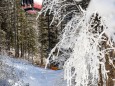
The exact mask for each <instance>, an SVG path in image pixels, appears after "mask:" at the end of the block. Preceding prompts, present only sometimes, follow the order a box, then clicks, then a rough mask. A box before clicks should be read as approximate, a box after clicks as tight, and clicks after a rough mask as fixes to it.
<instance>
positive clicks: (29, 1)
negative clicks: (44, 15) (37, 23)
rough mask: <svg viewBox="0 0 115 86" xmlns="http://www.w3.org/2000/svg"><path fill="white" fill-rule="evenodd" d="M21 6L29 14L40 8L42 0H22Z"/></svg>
mask: <svg viewBox="0 0 115 86" xmlns="http://www.w3.org/2000/svg"><path fill="white" fill-rule="evenodd" d="M21 5H22V8H23V9H24V10H25V11H26V12H27V13H29V14H36V13H37V11H40V10H41V9H42V0H22V1H21Z"/></svg>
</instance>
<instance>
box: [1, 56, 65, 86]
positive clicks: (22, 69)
mask: <svg viewBox="0 0 115 86" xmlns="http://www.w3.org/2000/svg"><path fill="white" fill-rule="evenodd" d="M0 61H2V62H3V63H5V64H6V65H9V66H11V67H13V71H15V72H16V76H19V80H18V81H17V82H15V84H13V85H12V86H24V85H23V84H21V83H22V81H23V82H24V83H26V85H27V84H28V85H29V86H66V84H65V81H64V80H63V76H62V74H63V70H58V71H54V70H48V69H44V68H39V67H36V66H33V65H32V64H30V63H28V62H27V61H24V60H19V59H18V60H17V59H14V58H10V57H8V56H0ZM8 72H9V71H8ZM22 73H23V74H22ZM9 76H10V75H9ZM0 81H1V80H0ZM12 81H13V79H9V80H8V82H9V83H11V82H12ZM19 84H21V85H19Z"/></svg>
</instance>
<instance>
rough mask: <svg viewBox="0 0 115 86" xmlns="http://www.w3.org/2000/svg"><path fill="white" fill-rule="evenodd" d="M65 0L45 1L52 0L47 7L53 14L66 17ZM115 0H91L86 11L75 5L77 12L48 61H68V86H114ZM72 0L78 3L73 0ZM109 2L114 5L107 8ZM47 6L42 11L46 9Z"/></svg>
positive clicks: (65, 66) (66, 77) (66, 73)
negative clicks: (62, 13)
mask: <svg viewBox="0 0 115 86" xmlns="http://www.w3.org/2000/svg"><path fill="white" fill-rule="evenodd" d="M64 1H65V2H66V0H61V1H60V0H52V1H51V0H45V1H44V3H49V4H48V5H46V8H47V9H50V11H51V12H52V13H53V14H54V20H55V19H56V20H59V21H63V19H64V18H63V17H64V16H61V15H60V14H61V12H62V10H61V9H63V8H64V7H65V6H68V5H66V3H65V4H62V3H63V2H64ZM114 2H115V1H114V0H109V1H105V0H101V1H100V0H91V2H90V5H89V7H88V9H87V10H86V12H85V11H84V10H83V9H82V8H81V6H79V5H76V7H77V8H78V10H79V11H74V13H75V14H74V16H73V17H72V18H71V19H70V20H69V22H67V24H66V25H65V28H64V29H63V31H62V33H63V34H62V35H61V36H60V41H59V42H58V43H57V45H56V46H55V47H54V48H53V49H52V51H51V53H50V54H49V57H48V62H50V60H55V61H57V62H62V61H66V62H65V64H64V69H65V73H64V78H65V79H66V80H67V85H68V86H98V85H100V86H106V85H108V86H114V84H113V80H114V79H115V76H112V75H115V74H114V71H115V63H114V59H115V55H114V52H115V48H114V42H115V38H114V32H115V30H114V28H115V26H114V23H115V22H114V21H113V20H112V19H113V18H115V16H114V14H115V11H114V10H113V9H114V8H115V5H114ZM71 3H72V4H75V2H74V1H73V2H71ZM72 4H70V5H72ZM107 5H108V6H110V5H111V6H110V7H108V8H107V10H106V9H105V7H106V6H107ZM47 9H43V10H42V11H44V12H46V10H47ZM69 12H72V10H71V11H69ZM66 14H68V12H67V13H66ZM66 14H65V12H64V15H66ZM61 17H62V18H61ZM54 20H53V21H54ZM47 64H48V63H47ZM111 76H112V77H111Z"/></svg>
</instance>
